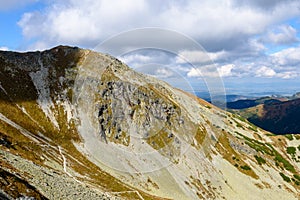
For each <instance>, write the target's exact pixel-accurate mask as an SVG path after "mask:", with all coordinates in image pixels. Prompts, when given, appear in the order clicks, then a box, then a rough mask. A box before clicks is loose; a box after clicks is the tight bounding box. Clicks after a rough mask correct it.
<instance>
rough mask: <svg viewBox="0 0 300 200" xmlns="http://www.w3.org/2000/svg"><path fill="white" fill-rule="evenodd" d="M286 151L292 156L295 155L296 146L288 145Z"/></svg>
mask: <svg viewBox="0 0 300 200" xmlns="http://www.w3.org/2000/svg"><path fill="white" fill-rule="evenodd" d="M286 152H287V153H288V154H291V155H292V156H295V153H296V147H287V148H286Z"/></svg>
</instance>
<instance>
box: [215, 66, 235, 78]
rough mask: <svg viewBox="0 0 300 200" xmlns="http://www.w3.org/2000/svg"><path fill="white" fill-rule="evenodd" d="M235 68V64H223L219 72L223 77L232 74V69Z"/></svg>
mask: <svg viewBox="0 0 300 200" xmlns="http://www.w3.org/2000/svg"><path fill="white" fill-rule="evenodd" d="M233 68H234V65H233V64H227V65H223V66H221V67H219V68H218V72H219V74H220V76H221V77H227V76H232V75H233V74H232V69H233Z"/></svg>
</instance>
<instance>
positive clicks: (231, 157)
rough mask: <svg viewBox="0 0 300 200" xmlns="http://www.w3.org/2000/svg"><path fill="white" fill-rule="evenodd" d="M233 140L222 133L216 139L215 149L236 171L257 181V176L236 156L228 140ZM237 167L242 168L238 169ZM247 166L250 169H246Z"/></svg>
mask: <svg viewBox="0 0 300 200" xmlns="http://www.w3.org/2000/svg"><path fill="white" fill-rule="evenodd" d="M230 139H232V140H234V138H233V137H232V135H230V134H228V133H227V132H223V134H221V135H220V136H219V138H218V142H217V143H216V148H217V149H218V151H219V152H220V153H221V155H222V156H223V158H224V159H226V160H227V161H228V162H230V163H231V164H232V165H233V166H235V167H237V169H238V170H239V171H240V172H242V173H244V174H246V175H248V176H251V177H252V178H255V179H258V176H257V174H255V172H254V171H253V170H251V168H250V167H249V166H248V165H247V163H245V161H244V159H243V158H242V157H241V156H240V154H238V153H237V152H236V151H235V150H234V149H233V148H232V147H231V146H230V142H229V140H230ZM239 166H243V168H242V167H239ZM245 166H248V167H249V168H250V169H248V167H245Z"/></svg>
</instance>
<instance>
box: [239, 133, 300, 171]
mask: <svg viewBox="0 0 300 200" xmlns="http://www.w3.org/2000/svg"><path fill="white" fill-rule="evenodd" d="M238 134H239V133H238ZM239 135H240V136H242V137H243V138H244V139H245V140H246V141H245V143H246V144H247V145H248V146H249V147H251V148H253V149H255V150H256V151H257V152H261V153H263V154H267V155H269V156H274V161H275V162H276V165H277V166H282V167H283V168H285V169H286V170H288V171H290V172H295V171H296V170H295V168H294V166H293V165H292V164H291V163H290V162H288V161H287V160H286V159H285V158H283V157H282V155H281V154H280V153H279V152H278V151H276V150H275V149H274V147H273V146H272V145H271V144H269V143H262V142H259V141H257V140H254V139H251V138H249V137H247V136H244V135H242V134H239Z"/></svg>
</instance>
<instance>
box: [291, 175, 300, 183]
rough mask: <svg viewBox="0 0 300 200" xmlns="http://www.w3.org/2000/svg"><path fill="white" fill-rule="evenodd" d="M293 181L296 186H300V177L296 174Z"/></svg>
mask: <svg viewBox="0 0 300 200" xmlns="http://www.w3.org/2000/svg"><path fill="white" fill-rule="evenodd" d="M292 180H293V181H294V182H295V184H296V185H298V186H299V185H300V176H299V175H297V174H294V175H293V178H292Z"/></svg>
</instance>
